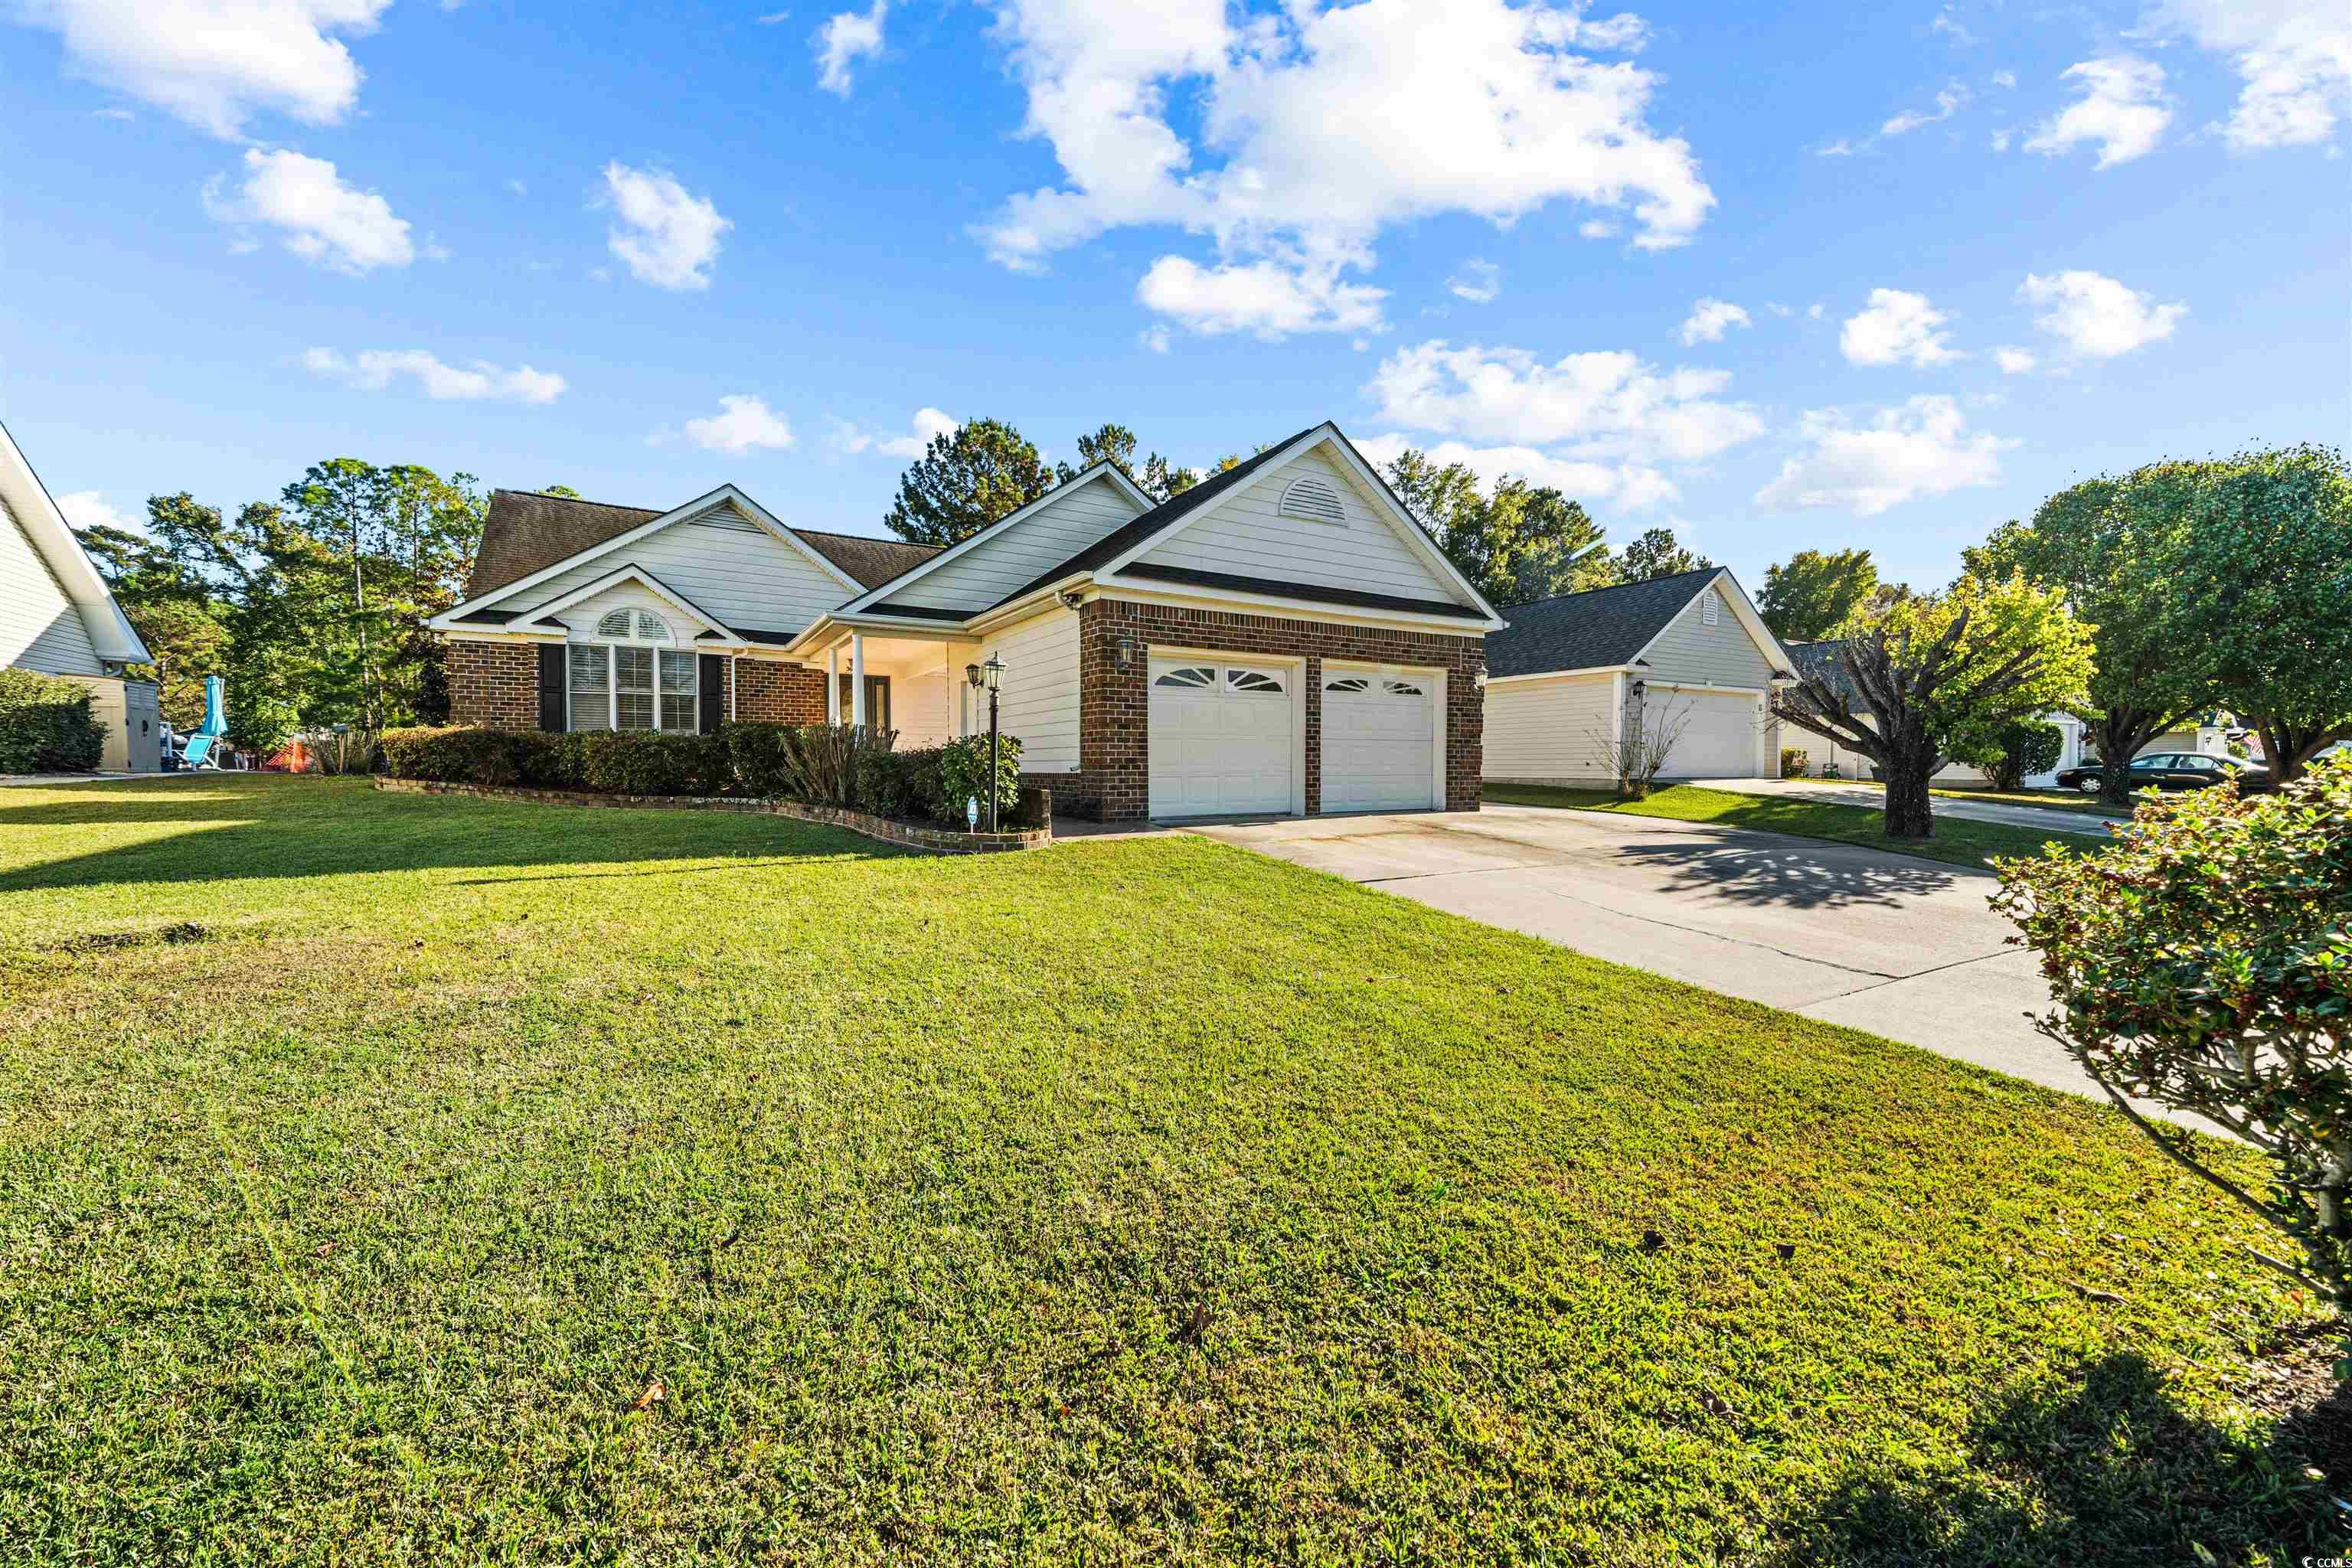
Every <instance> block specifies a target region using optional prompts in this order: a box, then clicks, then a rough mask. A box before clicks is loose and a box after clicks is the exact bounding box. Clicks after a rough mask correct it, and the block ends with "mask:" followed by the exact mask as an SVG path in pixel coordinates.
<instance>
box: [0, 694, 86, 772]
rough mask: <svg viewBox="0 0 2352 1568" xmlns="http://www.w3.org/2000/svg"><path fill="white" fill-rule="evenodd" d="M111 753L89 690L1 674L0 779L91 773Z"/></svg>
mask: <svg viewBox="0 0 2352 1568" xmlns="http://www.w3.org/2000/svg"><path fill="white" fill-rule="evenodd" d="M105 753H106V726H105V725H103V724H101V723H100V722H99V721H98V716H97V715H96V714H95V713H93V712H91V711H90V705H89V687H87V686H84V685H83V684H81V682H79V681H78V680H68V679H65V678H64V677H63V676H60V675H43V674H41V673H40V672H39V671H37V670H31V669H0V773H89V772H91V771H93V770H95V769H96V768H97V766H98V764H99V761H100V758H102V757H103V756H104V755H105Z"/></svg>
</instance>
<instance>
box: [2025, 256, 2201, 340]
mask: <svg viewBox="0 0 2352 1568" xmlns="http://www.w3.org/2000/svg"><path fill="white" fill-rule="evenodd" d="M2017 297H2018V298H2019V299H2021V300H2025V301H2026V302H2027V303H2028V304H2032V305H2041V306H2044V307H2046V309H2044V310H2042V311H2041V312H2040V313H2039V314H2037V315H2036V316H2035V317H2034V318H2033V324H2034V325H2035V326H2037V327H2040V328H2041V329H2042V331H2045V332H2049V333H2051V334H2052V335H2053V336H2055V337H2059V338H2063V339H2064V340H2065V342H2066V346H2067V347H2068V348H2070V349H2072V350H2073V351H2074V353H2077V354H2079V355H2081V356H2082V357H2083V358H2084V359H2113V358H2115V357H2116V355H2117V354H2126V353H2131V351H2132V350H2134V349H2137V348H2144V347H2146V346H2147V344H2149V343H2153V342H2161V341H2162V340H2164V339H2166V338H2168V337H2170V336H2171V335H2172V329H2173V327H2174V326H2175V325H2176V324H2178V323H2179V320H2180V318H2181V317H2183V316H2185V315H2187V314H2188V313H2189V307H2188V306H2187V305H2185V304H2178V303H2176V304H2170V305H2159V304H2158V303H2157V302H2156V298H2155V296H2154V295H2151V294H2143V293H2141V292H2140V291H2139V290H2137V289H2131V288H2127V287H2126V286H2125V285H2123V284H2122V283H2119V282H2117V281H2116V279H2112V278H2108V277H2105V276H2104V275H2102V274H2100V273H2096V272H2087V271H2072V272H2053V273H2052V274H2050V275H2049V276H2047V277H2044V276H2042V274H2040V273H2035V272H2029V273H2027V274H2026V275H2025V281H2024V282H2023V283H2021V284H2020V285H2018V289H2017Z"/></svg>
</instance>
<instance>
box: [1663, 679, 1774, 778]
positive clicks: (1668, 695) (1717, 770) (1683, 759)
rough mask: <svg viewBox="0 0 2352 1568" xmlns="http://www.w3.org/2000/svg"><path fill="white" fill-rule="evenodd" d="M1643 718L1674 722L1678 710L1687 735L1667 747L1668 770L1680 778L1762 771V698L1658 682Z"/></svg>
mask: <svg viewBox="0 0 2352 1568" xmlns="http://www.w3.org/2000/svg"><path fill="white" fill-rule="evenodd" d="M1647 709H1648V710H1647V712H1646V713H1644V715H1643V722H1645V723H1647V724H1651V725H1656V724H1660V723H1664V722H1668V721H1667V720H1666V718H1665V714H1666V713H1667V712H1668V711H1672V712H1673V713H1674V714H1675V715H1676V716H1677V717H1679V718H1681V719H1682V720H1683V730H1682V737H1681V739H1679V740H1677V741H1676V742H1675V744H1674V749H1673V750H1672V751H1670V752H1667V753H1666V765H1665V766H1664V768H1663V769H1661V770H1660V772H1661V773H1662V774H1663V776H1664V777H1666V778H1674V779H1748V778H1755V777H1756V776H1758V772H1757V766H1756V753H1757V750H1758V747H1759V742H1758V740H1757V727H1758V726H1759V724H1761V723H1762V722H1763V716H1762V715H1761V714H1760V713H1759V711H1758V710H1757V699H1755V698H1753V697H1738V696H1732V695H1729V694H1727V693H1725V692H1720V691H1683V690H1679V689H1675V688H1674V687H1671V686H1666V687H1660V686H1653V687H1651V688H1650V690H1649V697H1648V702H1647Z"/></svg>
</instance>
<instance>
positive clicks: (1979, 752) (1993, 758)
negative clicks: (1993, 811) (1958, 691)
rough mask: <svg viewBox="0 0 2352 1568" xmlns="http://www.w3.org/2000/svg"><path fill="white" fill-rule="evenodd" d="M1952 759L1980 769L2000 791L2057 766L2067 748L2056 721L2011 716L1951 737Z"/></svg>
mask: <svg viewBox="0 0 2352 1568" xmlns="http://www.w3.org/2000/svg"><path fill="white" fill-rule="evenodd" d="M1946 749H1947V750H1948V752H1950V753H1951V758H1952V761H1954V762H1956V763H1968V764H1969V766H1971V767H1977V768H1982V769H1983V770H1984V771H1985V773H1986V775H1987V776H1988V777H1990V779H1991V780H1992V786H1993V788H1995V789H2000V790H2019V789H2023V788H2024V787H2025V781H2026V779H2027V778H2028V777H2029V776H2030V775H2032V774H2034V773H2048V772H2049V771H2050V770H2051V769H2053V768H2054V767H2056V766H2057V765H2058V758H2059V756H2060V754H2061V753H2062V752H2064V751H2065V749H2066V737H2065V736H2064V734H2063V733H2062V732H2061V731H2059V728H2058V726H2057V725H2055V724H2051V723H2045V722H2044V721H2042V720H2039V719H2011V720H2010V721H2007V722H2005V723H2000V724H1994V725H1991V726H1990V727H1985V728H1979V729H1973V730H1963V731H1959V732H1958V734H1956V735H1954V736H1953V737H1952V740H1951V742H1950V744H1949V745H1948V747H1947V748H1946Z"/></svg>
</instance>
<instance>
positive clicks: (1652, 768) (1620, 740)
mask: <svg viewBox="0 0 2352 1568" xmlns="http://www.w3.org/2000/svg"><path fill="white" fill-rule="evenodd" d="M1690 717H1691V715H1690V704H1689V703H1687V702H1685V703H1684V704H1683V705H1682V706H1681V707H1680V708H1679V709H1677V708H1673V707H1664V706H1662V707H1661V708H1660V709H1659V710H1658V716H1657V719H1656V721H1655V722H1653V721H1651V720H1650V718H1649V715H1648V714H1647V713H1646V712H1644V711H1643V710H1640V709H1636V710H1635V711H1634V714H1633V722H1632V723H1631V724H1629V725H1627V726H1626V727H1625V729H1624V730H1623V731H1621V732H1620V733H1618V734H1614V735H1612V734H1609V733H1607V732H1605V731H1598V730H1596V731H1592V738H1593V740H1594V741H1595V742H1597V743H1598V744H1599V745H1600V748H1601V758H1602V759H1603V760H1604V761H1605V762H1607V763H1608V764H1609V773H1610V775H1611V776H1612V778H1614V779H1615V780H1616V781H1617V794H1618V795H1619V796H1620V797H1621V798H1622V799H1625V800H1647V799H1648V798H1649V796H1650V791H1651V790H1652V789H1653V788H1654V787H1655V786H1656V784H1657V782H1658V773H1659V772H1660V771H1661V770H1662V769H1664V767H1665V765H1666V759H1667V758H1669V757H1671V756H1672V755H1673V754H1674V750H1675V743H1676V742H1679V741H1681V739H1682V738H1683V731H1685V730H1686V729H1688V728H1689V727H1690Z"/></svg>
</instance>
